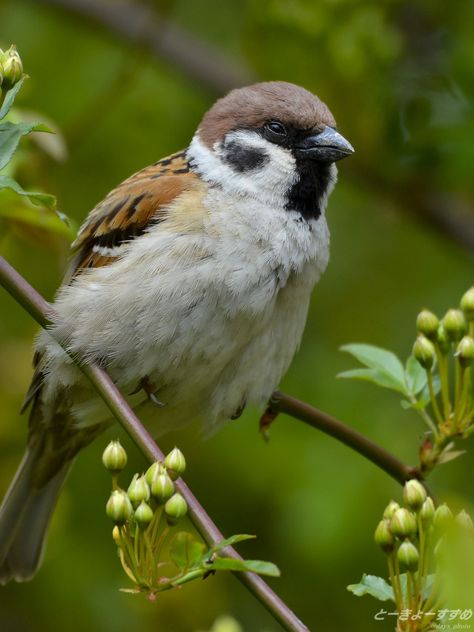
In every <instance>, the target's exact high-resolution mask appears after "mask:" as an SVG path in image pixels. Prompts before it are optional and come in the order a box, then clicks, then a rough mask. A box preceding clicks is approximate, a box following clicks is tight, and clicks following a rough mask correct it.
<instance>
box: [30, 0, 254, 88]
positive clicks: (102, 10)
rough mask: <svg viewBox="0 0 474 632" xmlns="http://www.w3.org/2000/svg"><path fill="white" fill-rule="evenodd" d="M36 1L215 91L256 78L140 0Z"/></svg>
mask: <svg viewBox="0 0 474 632" xmlns="http://www.w3.org/2000/svg"><path fill="white" fill-rule="evenodd" d="M39 1H40V2H42V3H43V4H45V5H50V6H53V7H58V8H60V9H66V10H68V11H71V12H73V13H75V14H76V15H79V16H81V17H83V18H85V19H87V20H90V21H92V22H94V23H95V24H99V25H101V26H103V27H105V28H106V29H107V30H108V31H109V32H111V33H113V34H114V35H117V36H118V37H120V38H121V39H122V40H125V41H128V42H130V43H132V44H139V45H140V47H141V48H143V49H144V50H146V51H148V52H149V53H150V54H151V55H153V56H154V57H156V58H158V59H162V60H165V61H166V62H168V63H169V64H171V65H172V66H174V67H176V68H178V69H179V70H180V71H181V72H183V73H184V74H185V75H186V76H188V77H189V78H190V79H192V80H193V81H196V82H198V83H199V84H200V85H203V86H206V87H207V88H208V89H210V90H212V91H213V92H216V93H217V94H222V93H225V92H227V91H228V90H231V89H232V88H236V87H239V86H244V85H247V84H249V83H253V82H254V81H256V78H255V76H254V75H253V73H252V72H251V71H250V70H248V69H246V68H244V67H243V66H242V65H236V64H234V63H233V62H232V61H230V60H229V59H226V58H225V56H224V55H223V53H222V51H220V50H218V49H217V48H214V47H213V46H211V45H210V44H207V43H204V42H203V41H201V40H200V39H198V38H197V37H195V36H194V35H192V34H191V33H189V31H187V30H185V29H184V28H182V27H180V26H178V25H177V24H175V23H174V22H172V21H171V20H168V19H165V18H163V17H159V18H158V17H157V15H156V13H155V12H154V11H153V10H152V9H151V8H149V7H147V6H145V5H144V4H140V3H138V2H133V3H132V2H103V1H102V0H39ZM37 3H38V0H36V2H35V4H37Z"/></svg>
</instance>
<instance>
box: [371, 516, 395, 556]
mask: <svg viewBox="0 0 474 632" xmlns="http://www.w3.org/2000/svg"><path fill="white" fill-rule="evenodd" d="M374 540H375V544H378V546H379V547H380V548H381V549H382V551H384V552H385V553H391V552H392V551H393V548H394V544H395V538H394V537H393V533H392V532H391V531H390V520H381V521H380V522H379V523H378V525H377V528H376V529H375V533H374Z"/></svg>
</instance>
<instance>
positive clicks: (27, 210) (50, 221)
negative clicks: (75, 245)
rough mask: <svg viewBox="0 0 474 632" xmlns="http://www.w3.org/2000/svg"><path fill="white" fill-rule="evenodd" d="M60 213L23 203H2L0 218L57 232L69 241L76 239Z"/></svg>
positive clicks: (0, 205)
mask: <svg viewBox="0 0 474 632" xmlns="http://www.w3.org/2000/svg"><path fill="white" fill-rule="evenodd" d="M58 215H59V214H58V213H57V212H56V213H49V212H44V211H43V210H41V209H39V208H34V207H29V206H26V205H23V204H21V203H18V202H17V203H16V204H14V203H8V204H0V219H1V220H8V221H13V222H21V223H22V224H26V225H30V226H37V227H39V228H41V229H43V230H46V231H48V232H51V233H56V234H58V235H61V236H62V237H64V238H66V239H67V240H68V241H72V240H73V239H74V235H75V231H74V230H73V229H72V228H71V227H70V226H69V225H68V224H67V223H65V222H64V221H63V220H61V219H60V218H59V217H58Z"/></svg>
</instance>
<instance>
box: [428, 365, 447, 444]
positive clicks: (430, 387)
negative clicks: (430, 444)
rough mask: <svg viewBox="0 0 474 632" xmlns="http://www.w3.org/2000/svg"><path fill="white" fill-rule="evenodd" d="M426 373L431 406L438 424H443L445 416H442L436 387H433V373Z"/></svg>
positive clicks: (429, 371) (430, 371)
mask: <svg viewBox="0 0 474 632" xmlns="http://www.w3.org/2000/svg"><path fill="white" fill-rule="evenodd" d="M426 373H427V376H428V390H429V393H430V400H431V405H432V407H433V410H434V414H435V417H436V420H437V422H438V424H442V423H443V415H442V414H441V411H440V409H439V406H438V398H437V397H436V393H435V391H434V386H433V371H432V370H431V369H429V370H427V371H426ZM435 436H436V435H435Z"/></svg>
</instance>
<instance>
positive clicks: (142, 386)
mask: <svg viewBox="0 0 474 632" xmlns="http://www.w3.org/2000/svg"><path fill="white" fill-rule="evenodd" d="M140 391H145V393H146V396H147V397H148V399H149V400H150V402H152V403H153V404H154V405H155V406H158V408H163V406H166V404H164V403H163V402H161V401H160V400H159V399H158V397H157V396H156V395H155V391H156V386H155V384H153V382H151V381H150V379H149V378H148V377H147V376H145V377H142V379H141V380H140V381H139V382H138V386H137V388H136V389H135V390H134V391H132V392H131V393H130V395H135V394H136V393H139V392H140Z"/></svg>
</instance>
